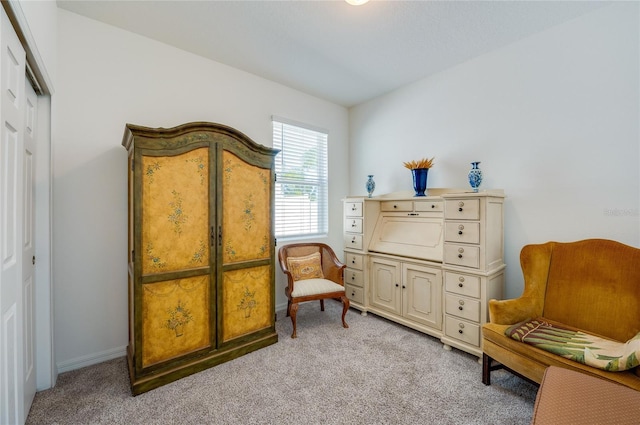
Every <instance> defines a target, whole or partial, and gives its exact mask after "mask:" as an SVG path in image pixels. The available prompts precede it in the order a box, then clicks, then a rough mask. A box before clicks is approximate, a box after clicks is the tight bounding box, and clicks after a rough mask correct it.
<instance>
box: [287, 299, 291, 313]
mask: <svg viewBox="0 0 640 425" xmlns="http://www.w3.org/2000/svg"><path fill="white" fill-rule="evenodd" d="M290 315H291V300H288V301H287V317H289V316H290Z"/></svg>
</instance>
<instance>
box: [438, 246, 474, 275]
mask: <svg viewBox="0 0 640 425" xmlns="http://www.w3.org/2000/svg"><path fill="white" fill-rule="evenodd" d="M444 262H445V263H447V264H452V265H456V266H464V267H472V268H475V269H477V268H478V267H480V247H478V246H468V245H457V244H452V243H445V244H444Z"/></svg>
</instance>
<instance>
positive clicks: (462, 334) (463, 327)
mask: <svg viewBox="0 0 640 425" xmlns="http://www.w3.org/2000/svg"><path fill="white" fill-rule="evenodd" d="M444 323H445V324H444V326H445V332H444V333H445V335H447V336H448V337H450V338H454V339H457V340H460V341H462V342H466V343H467V344H471V345H473V346H475V347H479V346H480V326H479V325H477V324H474V323H470V322H467V321H465V320H461V319H458V318H457V317H453V316H449V315H446V316H445V319H444Z"/></svg>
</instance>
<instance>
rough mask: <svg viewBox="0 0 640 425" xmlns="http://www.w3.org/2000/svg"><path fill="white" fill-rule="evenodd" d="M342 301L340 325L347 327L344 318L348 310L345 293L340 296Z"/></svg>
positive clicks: (347, 299) (347, 300)
mask: <svg viewBox="0 0 640 425" xmlns="http://www.w3.org/2000/svg"><path fill="white" fill-rule="evenodd" d="M340 300H341V301H342V327H344V328H348V327H349V325H347V322H346V321H345V320H344V316H346V315H347V311H348V310H349V298H347V296H346V295H343V296H341V297H340Z"/></svg>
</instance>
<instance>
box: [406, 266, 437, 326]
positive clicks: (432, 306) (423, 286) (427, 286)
mask: <svg viewBox="0 0 640 425" xmlns="http://www.w3.org/2000/svg"><path fill="white" fill-rule="evenodd" d="M402 282H403V283H402V304H403V308H402V311H403V316H404V317H406V318H407V319H411V320H413V321H415V322H419V323H422V324H425V325H428V326H431V327H433V328H435V329H442V307H441V304H442V303H441V300H442V295H441V294H442V271H440V270H439V269H436V268H432V267H425V266H422V265H418V264H411V263H405V264H403V267H402Z"/></svg>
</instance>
